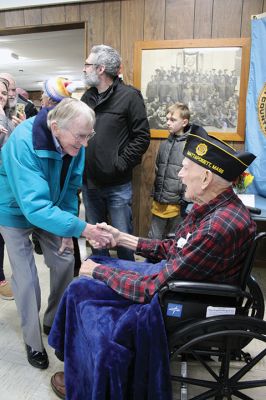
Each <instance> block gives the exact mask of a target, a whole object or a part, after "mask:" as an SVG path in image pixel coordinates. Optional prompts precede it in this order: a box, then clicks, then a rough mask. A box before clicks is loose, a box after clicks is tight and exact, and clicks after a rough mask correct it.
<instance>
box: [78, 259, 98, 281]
mask: <svg viewBox="0 0 266 400" xmlns="http://www.w3.org/2000/svg"><path fill="white" fill-rule="evenodd" d="M97 265H99V264H96V263H95V262H94V261H92V260H90V259H88V260H86V261H83V263H82V264H81V267H80V270H79V275H86V276H90V277H91V278H92V273H93V270H94V268H95V267H96V266H97Z"/></svg>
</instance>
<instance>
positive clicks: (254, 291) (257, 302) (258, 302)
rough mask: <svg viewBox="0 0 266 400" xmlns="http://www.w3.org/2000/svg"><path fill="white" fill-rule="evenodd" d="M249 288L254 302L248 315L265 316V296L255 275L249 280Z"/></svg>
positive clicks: (261, 317)
mask: <svg viewBox="0 0 266 400" xmlns="http://www.w3.org/2000/svg"><path fill="white" fill-rule="evenodd" d="M247 289H248V291H249V293H250V294H251V297H252V304H251V306H250V309H249V312H248V315H249V316H250V317H254V318H258V319H263V318H264V311H265V310H264V309H265V305H264V298H263V294H262V291H261V289H260V287H259V285H258V284H257V282H256V280H255V279H254V278H253V276H250V277H249V279H248V282H247Z"/></svg>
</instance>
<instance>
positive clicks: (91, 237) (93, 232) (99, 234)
mask: <svg viewBox="0 0 266 400" xmlns="http://www.w3.org/2000/svg"><path fill="white" fill-rule="evenodd" d="M82 236H85V238H86V239H87V240H88V241H89V242H91V243H93V244H94V245H93V247H96V246H97V248H110V247H115V246H116V242H115V240H114V238H113V236H112V234H111V233H109V232H108V231H106V230H104V229H101V228H99V227H97V226H96V225H90V224H87V225H86V228H85V229H84V231H83V232H82Z"/></svg>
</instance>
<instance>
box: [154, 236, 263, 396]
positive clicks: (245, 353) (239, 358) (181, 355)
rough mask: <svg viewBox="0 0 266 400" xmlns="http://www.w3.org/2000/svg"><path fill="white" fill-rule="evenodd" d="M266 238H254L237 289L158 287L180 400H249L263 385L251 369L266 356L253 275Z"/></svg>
mask: <svg viewBox="0 0 266 400" xmlns="http://www.w3.org/2000/svg"><path fill="white" fill-rule="evenodd" d="M265 239H266V232H262V233H259V234H258V235H257V236H256V237H255V239H254V241H253V243H252V245H251V248H250V250H249V253H248V255H247V257H246V259H245V262H244V266H243V270H242V272H241V279H240V285H239V286H235V285H227V284H216V283H204V282H188V281H170V282H168V283H167V284H166V285H165V286H164V287H163V288H161V289H160V292H159V299H160V303H161V307H162V313H163V317H164V322H165V327H166V332H167V338H168V346H169V354H170V361H171V366H172V369H173V368H174V367H175V371H174V373H173V375H172V376H171V378H172V381H173V385H174V384H175V383H174V382H177V383H178V384H179V386H180V399H181V400H188V399H189V400H203V399H215V400H222V399H234V398H238V399H243V400H249V399H252V397H250V396H249V395H248V389H251V388H252V389H254V388H259V387H263V386H266V378H265V379H256V372H254V370H253V371H252V369H253V368H254V367H255V366H257V367H258V363H259V362H260V361H261V360H262V359H263V357H264V356H265V355H266V345H265V344H264V343H265V342H266V322H265V321H263V317H264V298H263V294H262V292H261V289H260V287H259V285H258V283H257V282H256V280H255V278H254V277H253V276H252V275H251V270H252V266H253V263H254V259H255V253H256V249H257V247H258V244H259V243H260V244H262V241H264V240H265ZM251 342H252V351H251V350H250V349H249V345H250V343H251ZM254 342H256V343H255V346H254ZM254 347H255V350H254ZM250 353H252V354H250ZM203 371H204V376H202V375H203V374H202V372H203ZM193 374H195V375H196V376H195V377H192V375H193ZM206 376H207V377H206ZM265 390H266V389H265ZM264 397H265V396H264ZM255 399H256V400H258V398H257V397H256V398H255ZM255 399H254V400H255Z"/></svg>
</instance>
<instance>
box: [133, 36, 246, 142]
mask: <svg viewBox="0 0 266 400" xmlns="http://www.w3.org/2000/svg"><path fill="white" fill-rule="evenodd" d="M249 52H250V40H249V39H248V38H242V39H193V40H163V41H141V42H136V43H135V53H134V86H136V87H137V88H139V89H140V90H141V92H142V95H143V97H144V101H145V104H146V108H147V115H148V119H149V123H150V127H151V136H152V137H153V138H165V137H167V136H168V131H167V126H166V113H167V108H168V107H169V106H170V105H171V104H173V103H175V102H181V103H185V104H187V105H188V107H189V109H190V111H191V118H190V122H191V123H195V124H197V125H201V126H203V127H204V128H205V129H206V131H207V132H208V133H210V134H211V135H213V136H215V137H217V138H218V139H222V140H225V141H235V142H237V141H244V137H245V116H246V92H247V83H248V70H249Z"/></svg>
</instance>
